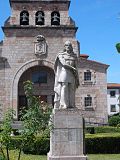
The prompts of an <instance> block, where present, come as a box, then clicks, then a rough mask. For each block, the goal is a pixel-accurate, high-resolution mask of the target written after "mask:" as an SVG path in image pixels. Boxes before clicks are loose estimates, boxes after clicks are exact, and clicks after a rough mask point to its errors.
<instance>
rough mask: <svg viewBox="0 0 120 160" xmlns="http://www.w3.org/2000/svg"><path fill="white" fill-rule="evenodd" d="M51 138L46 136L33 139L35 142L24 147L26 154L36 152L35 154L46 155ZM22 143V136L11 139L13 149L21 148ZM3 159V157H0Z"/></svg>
mask: <svg viewBox="0 0 120 160" xmlns="http://www.w3.org/2000/svg"><path fill="white" fill-rule="evenodd" d="M49 141H50V139H49V138H46V137H37V138H36V139H34V140H33V143H31V144H30V145H26V146H24V148H23V152H24V153H25V154H34V155H46V154H47V153H48V152H49V149H50V144H49V143H50V142H49ZM21 144H22V137H20V136H19V137H16V136H15V137H12V140H11V147H10V149H11V150H14V149H19V148H20V146H21ZM0 160H1V159H0Z"/></svg>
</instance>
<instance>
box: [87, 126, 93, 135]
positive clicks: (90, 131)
mask: <svg viewBox="0 0 120 160" xmlns="http://www.w3.org/2000/svg"><path fill="white" fill-rule="evenodd" d="M85 132H86V133H90V134H94V133H95V129H94V127H86V131H85Z"/></svg>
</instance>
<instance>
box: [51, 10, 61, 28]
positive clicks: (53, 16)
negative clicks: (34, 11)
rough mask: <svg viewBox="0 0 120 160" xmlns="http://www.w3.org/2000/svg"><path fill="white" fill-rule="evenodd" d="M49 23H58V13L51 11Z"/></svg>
mask: <svg viewBox="0 0 120 160" xmlns="http://www.w3.org/2000/svg"><path fill="white" fill-rule="evenodd" d="M51 25H60V14H59V12H57V11H54V12H52V13H51Z"/></svg>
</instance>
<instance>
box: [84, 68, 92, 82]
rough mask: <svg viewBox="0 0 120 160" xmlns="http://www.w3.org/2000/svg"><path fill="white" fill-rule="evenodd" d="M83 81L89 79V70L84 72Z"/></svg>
mask: <svg viewBox="0 0 120 160" xmlns="http://www.w3.org/2000/svg"><path fill="white" fill-rule="evenodd" d="M84 81H91V72H90V71H89V70H87V71H86V72H84Z"/></svg>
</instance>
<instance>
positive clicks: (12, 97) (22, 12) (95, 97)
mask: <svg viewBox="0 0 120 160" xmlns="http://www.w3.org/2000/svg"><path fill="white" fill-rule="evenodd" d="M10 6H11V11H12V14H11V16H10V17H9V18H8V19H7V20H6V22H5V24H4V26H3V27H2V29H3V32H4V35H5V37H4V39H3V41H2V42H0V103H1V105H2V107H3V111H4V112H5V111H6V109H7V108H8V107H12V108H13V109H14V110H15V111H16V116H15V118H16V119H19V111H20V109H21V106H23V105H26V98H25V94H24V90H23V82H24V81H26V80H28V79H29V80H31V81H32V82H34V95H36V96H41V100H44V101H46V102H47V103H49V104H51V105H52V104H53V99H54V91H53V87H54V61H55V58H56V55H57V54H58V52H60V51H61V50H63V47H64V43H65V41H66V40H70V41H71V43H72V45H73V48H74V52H75V53H76V54H77V56H78V69H79V78H80V86H79V88H78V89H77V92H76V106H77V107H78V108H79V109H80V112H81V113H82V114H83V115H84V117H85V118H86V121H92V122H101V123H106V122H107V80H106V74H107V68H108V65H105V64H101V63H99V62H94V61H91V60H88V56H87V55H81V56H80V50H79V42H78V41H77V40H76V32H77V27H76V25H75V22H74V21H73V20H72V18H71V17H70V16H69V15H68V11H69V6H70V1H69V0H44V1H43V0H10Z"/></svg>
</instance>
